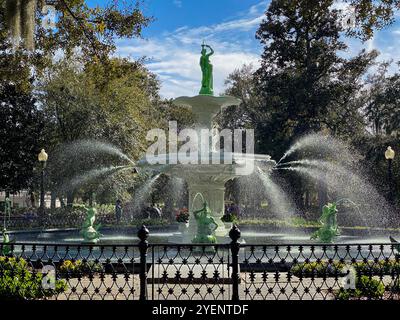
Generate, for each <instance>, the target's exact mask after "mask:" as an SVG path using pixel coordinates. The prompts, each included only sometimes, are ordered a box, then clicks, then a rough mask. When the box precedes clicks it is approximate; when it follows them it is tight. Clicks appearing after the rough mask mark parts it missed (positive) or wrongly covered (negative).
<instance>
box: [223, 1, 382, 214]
mask: <svg viewBox="0 0 400 320" xmlns="http://www.w3.org/2000/svg"><path fill="white" fill-rule="evenodd" d="M332 5H333V1H330V0H324V1H317V0H315V1H302V0H295V1H292V0H273V1H272V2H271V4H270V5H269V7H268V10H267V11H266V16H265V19H264V21H263V22H262V23H261V25H260V28H259V30H258V31H257V35H256V36H257V38H258V39H259V40H260V41H261V43H262V45H263V46H264V51H263V54H262V59H261V67H260V68H259V69H258V70H257V71H256V72H255V74H254V80H253V79H251V76H249V75H248V74H246V72H244V73H242V74H241V73H240V72H239V71H236V73H233V74H232V75H231V76H230V79H228V81H229V82H228V85H230V87H229V88H228V91H229V92H230V93H231V94H234V95H236V96H238V97H241V98H242V97H243V100H244V103H243V104H242V108H245V109H247V110H246V112H243V114H244V115H245V118H246V119H244V120H245V122H247V123H248V124H247V125H248V126H252V127H253V128H254V129H255V134H256V151H257V152H260V153H266V154H270V155H272V157H273V158H275V159H279V158H280V157H281V156H282V154H283V153H284V151H285V150H286V149H287V148H288V147H289V145H290V144H291V143H292V142H293V140H294V139H296V138H298V137H300V136H302V135H304V134H306V133H309V132H320V131H322V132H329V133H331V134H333V135H339V136H341V137H344V138H348V137H352V136H354V135H359V134H362V133H363V132H364V130H365V121H364V119H363V115H362V113H361V109H362V106H363V105H362V103H360V100H359V97H358V95H359V92H360V90H361V89H362V88H363V86H364V82H363V76H364V75H365V73H366V71H367V70H368V68H369V66H371V65H372V64H373V63H374V59H375V58H376V56H377V53H376V52H366V51H361V52H360V53H359V54H358V55H356V56H355V57H346V56H348V55H345V54H344V52H345V50H346V49H347V46H346V44H345V43H344V41H343V39H342V38H341V37H342V35H343V33H344V31H346V30H345V28H344V26H343V24H342V23H341V19H342V17H343V15H342V12H340V11H338V10H335V9H333V7H332ZM244 71H245V70H244ZM247 73H248V72H247ZM232 80H233V81H232ZM243 93H245V94H243ZM249 99H251V100H250V101H251V104H249V103H248V102H249ZM246 105H248V106H250V107H247V106H246ZM242 119H243V117H242ZM287 178H288V179H289V180H290V181H291V183H290V185H291V187H292V189H293V191H294V194H295V195H296V199H295V200H296V202H297V204H298V206H299V207H300V208H301V206H302V203H304V201H303V200H302V199H301V197H302V194H303V191H304V187H305V186H304V183H306V182H304V181H303V182H302V181H300V180H299V179H297V178H295V177H294V176H292V175H291V174H290V173H288V174H287ZM319 189H320V190H321V187H320V188H319ZM323 193H325V192H323ZM320 197H321V198H323V199H326V195H325V196H323V195H322V194H321V195H320Z"/></svg>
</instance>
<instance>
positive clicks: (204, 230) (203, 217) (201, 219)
mask: <svg viewBox="0 0 400 320" xmlns="http://www.w3.org/2000/svg"><path fill="white" fill-rule="evenodd" d="M193 215H194V217H195V219H196V221H197V235H196V237H195V238H194V239H193V240H192V242H193V243H216V242H217V239H216V238H215V235H214V232H215V230H216V229H217V228H218V224H217V223H216V222H215V220H214V218H213V217H212V215H211V210H210V208H209V207H208V204H207V202H206V201H204V204H203V207H202V208H201V209H199V210H197V211H194V212H193Z"/></svg>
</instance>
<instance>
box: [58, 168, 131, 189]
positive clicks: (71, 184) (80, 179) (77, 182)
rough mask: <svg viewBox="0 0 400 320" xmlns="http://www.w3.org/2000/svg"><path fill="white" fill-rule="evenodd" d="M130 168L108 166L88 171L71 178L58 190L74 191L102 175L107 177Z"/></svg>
mask: <svg viewBox="0 0 400 320" xmlns="http://www.w3.org/2000/svg"><path fill="white" fill-rule="evenodd" d="M130 168H131V167H127V166H110V167H103V168H99V169H93V170H90V171H87V172H85V173H84V174H82V175H80V176H77V177H74V178H72V179H71V180H70V181H68V182H67V183H65V184H63V185H62V186H61V187H60V189H61V190H67V191H70V190H74V189H76V188H77V187H79V186H81V185H82V184H84V183H87V182H89V181H91V180H93V179H95V178H98V177H100V176H103V175H109V174H111V173H115V172H117V171H120V170H123V169H130Z"/></svg>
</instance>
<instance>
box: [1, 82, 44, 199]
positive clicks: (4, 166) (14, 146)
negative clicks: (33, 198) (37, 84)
mask: <svg viewBox="0 0 400 320" xmlns="http://www.w3.org/2000/svg"><path fill="white" fill-rule="evenodd" d="M42 129H43V116H42V113H41V112H40V111H39V110H38V109H37V107H36V104H35V99H34V98H33V97H32V95H31V94H30V93H29V92H28V93H27V92H23V91H20V90H19V89H18V86H17V85H15V84H13V83H7V82H4V81H1V83H0V141H1V144H0V189H2V190H5V191H6V192H16V191H19V190H23V189H31V188H32V187H33V182H34V176H35V173H34V168H35V167H36V166H37V154H38V153H39V151H40V148H41V147H42V145H41V142H42V140H41V132H42Z"/></svg>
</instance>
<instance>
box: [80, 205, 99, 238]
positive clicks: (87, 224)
mask: <svg viewBox="0 0 400 320" xmlns="http://www.w3.org/2000/svg"><path fill="white" fill-rule="evenodd" d="M85 210H86V219H85V221H84V222H83V224H82V230H81V234H82V236H83V239H84V242H88V243H97V242H98V241H99V239H100V236H101V234H100V233H99V232H98V230H99V228H100V226H101V225H100V224H97V225H95V224H94V222H95V221H96V214H97V210H96V209H95V208H89V209H88V208H85Z"/></svg>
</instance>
